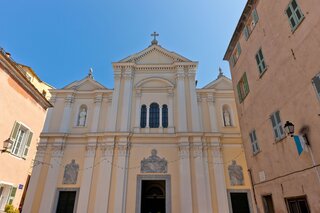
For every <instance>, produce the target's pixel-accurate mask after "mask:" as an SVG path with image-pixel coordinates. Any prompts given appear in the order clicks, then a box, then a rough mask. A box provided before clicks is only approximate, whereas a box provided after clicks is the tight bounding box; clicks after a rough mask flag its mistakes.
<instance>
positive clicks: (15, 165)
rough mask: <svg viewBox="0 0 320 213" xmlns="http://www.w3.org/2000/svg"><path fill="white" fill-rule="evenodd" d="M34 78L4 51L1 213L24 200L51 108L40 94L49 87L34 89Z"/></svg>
mask: <svg viewBox="0 0 320 213" xmlns="http://www.w3.org/2000/svg"><path fill="white" fill-rule="evenodd" d="M32 77H33V76H30V78H28V75H27V73H26V71H25V70H24V69H23V68H22V67H21V65H19V64H17V63H16V62H15V61H13V60H12V58H11V57H10V54H8V53H6V52H5V51H4V50H3V49H1V51H0V111H1V113H0V150H1V151H0V165H1V166H0V212H1V211H3V210H4V208H5V206H6V204H13V205H14V206H15V207H19V205H20V204H21V203H20V202H21V200H23V199H21V198H23V197H24V194H25V191H26V188H27V185H28V176H29V175H30V174H31V170H32V166H33V165H34V162H33V159H34V156H35V153H36V145H37V143H38V142H39V134H40V132H41V130H42V127H43V123H44V119H45V116H46V109H47V108H48V107H50V106H51V104H50V103H49V102H48V100H47V99H46V98H45V96H44V95H43V94H41V92H40V91H39V88H40V87H41V88H42V89H46V88H47V86H45V87H42V86H41V84H40V83H38V84H37V85H34V84H33V83H32V81H33V79H32ZM41 91H42V90H41ZM21 205H22V204H21Z"/></svg>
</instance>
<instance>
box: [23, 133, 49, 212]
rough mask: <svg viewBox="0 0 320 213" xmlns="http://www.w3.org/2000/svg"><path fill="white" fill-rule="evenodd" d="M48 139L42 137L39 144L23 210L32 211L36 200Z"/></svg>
mask: <svg viewBox="0 0 320 213" xmlns="http://www.w3.org/2000/svg"><path fill="white" fill-rule="evenodd" d="M46 142H47V141H46V140H45V139H42V140H41V142H40V144H39V145H38V146H37V154H36V157H35V159H34V161H33V169H32V175H31V179H30V182H29V186H28V190H27V195H26V198H25V201H24V204H23V212H32V204H33V202H34V198H35V194H36V189H37V185H38V183H39V177H40V173H41V170H42V162H44V156H45V154H46V151H47V144H46Z"/></svg>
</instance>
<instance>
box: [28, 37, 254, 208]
mask: <svg viewBox="0 0 320 213" xmlns="http://www.w3.org/2000/svg"><path fill="white" fill-rule="evenodd" d="M197 65H198V63H197V62H195V61H191V60H189V59H187V58H185V57H183V56H181V55H179V54H176V53H174V52H171V51H168V50H166V49H164V48H163V47H161V46H160V45H158V42H157V41H156V39H154V40H153V41H152V44H151V45H150V46H149V47H147V48H146V49H144V50H142V51H141V52H139V53H136V54H133V55H131V56H129V57H127V58H125V59H123V60H121V61H119V62H116V63H113V69H114V89H107V88H106V87H104V86H103V85H101V84H99V83H98V82H97V81H95V80H94V79H93V76H92V73H91V72H90V73H89V75H88V76H87V77H85V78H84V79H82V80H80V81H75V82H73V83H71V84H69V85H67V86H66V87H64V88H62V89H57V90H53V91H52V92H51V94H52V97H51V102H52V104H53V105H54V107H53V108H52V109H49V111H48V115H47V118H46V122H45V125H44V129H43V132H42V134H41V140H40V143H39V145H38V151H37V155H36V158H35V161H34V163H35V165H34V169H33V173H32V177H31V180H30V184H29V190H28V192H27V196H26V201H25V205H24V207H23V212H96V213H98V212H99V213H101V212H114V213H125V212H128V213H131V212H132V213H138V212H139V213H140V212H146V213H149V212H155V213H159V212H161V213H162V212H167V213H170V212H172V213H174V212H184V213H188V212H190V213H191V212H199V213H207V212H208V213H209V212H221V213H225V212H232V209H235V208H237V209H241V208H242V209H244V210H245V211H247V212H254V211H253V209H254V208H253V203H254V202H253V201H252V200H253V198H252V193H251V189H250V188H251V187H250V177H249V176H248V173H247V167H246V162H245V157H244V153H243V149H242V141H241V136H240V129H239V123H238V116H237V112H236V106H235V100H234V93H233V90H232V83H231V81H230V79H228V78H226V77H225V76H224V75H223V74H222V72H220V75H219V76H218V78H217V79H216V80H214V81H212V82H211V83H210V84H208V85H206V86H205V87H203V88H201V89H198V88H196V82H195V75H196V71H197Z"/></svg>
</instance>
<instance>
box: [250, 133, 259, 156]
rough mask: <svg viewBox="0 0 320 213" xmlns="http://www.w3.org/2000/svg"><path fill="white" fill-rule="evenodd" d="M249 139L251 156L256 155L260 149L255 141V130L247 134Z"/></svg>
mask: <svg viewBox="0 0 320 213" xmlns="http://www.w3.org/2000/svg"><path fill="white" fill-rule="evenodd" d="M249 137H250V142H251V147H252V152H253V154H254V155H255V154H257V153H258V152H260V148H259V144H258V140H257V135H256V130H255V129H254V130H252V131H251V132H250V133H249Z"/></svg>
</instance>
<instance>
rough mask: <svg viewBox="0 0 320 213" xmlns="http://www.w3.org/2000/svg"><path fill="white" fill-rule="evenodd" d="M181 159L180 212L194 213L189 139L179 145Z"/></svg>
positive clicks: (182, 140)
mask: <svg viewBox="0 0 320 213" xmlns="http://www.w3.org/2000/svg"><path fill="white" fill-rule="evenodd" d="M179 157H180V170H179V173H180V181H179V183H180V211H181V212H184V213H192V212H193V205H192V188H191V171H190V146H189V141H188V138H181V139H180V145H179Z"/></svg>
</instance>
